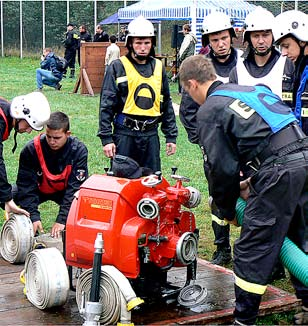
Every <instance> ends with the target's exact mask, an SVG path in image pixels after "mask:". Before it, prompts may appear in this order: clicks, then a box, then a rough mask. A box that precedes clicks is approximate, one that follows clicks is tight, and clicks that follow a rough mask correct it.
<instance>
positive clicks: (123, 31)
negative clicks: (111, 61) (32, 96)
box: [118, 25, 127, 42]
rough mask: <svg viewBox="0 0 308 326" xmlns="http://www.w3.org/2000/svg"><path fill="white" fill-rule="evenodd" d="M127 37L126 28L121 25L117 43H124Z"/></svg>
mask: <svg viewBox="0 0 308 326" xmlns="http://www.w3.org/2000/svg"><path fill="white" fill-rule="evenodd" d="M126 35H127V26H125V25H121V27H120V33H119V34H118V42H125V39H126Z"/></svg>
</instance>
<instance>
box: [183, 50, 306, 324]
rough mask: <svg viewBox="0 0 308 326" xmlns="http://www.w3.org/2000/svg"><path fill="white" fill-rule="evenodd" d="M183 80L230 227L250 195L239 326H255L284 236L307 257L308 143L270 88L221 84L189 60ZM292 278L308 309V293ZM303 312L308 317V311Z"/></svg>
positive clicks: (239, 251)
mask: <svg viewBox="0 0 308 326" xmlns="http://www.w3.org/2000/svg"><path fill="white" fill-rule="evenodd" d="M180 79H181V82H182V86H183V88H185V90H186V91H187V92H189V94H190V95H191V96H192V97H193V98H194V100H195V101H196V102H197V103H199V104H200V105H201V106H200V109H199V110H198V114H197V124H198V135H199V140H200V143H201V146H202V149H203V155H204V160H205V161H206V163H207V164H208V165H209V167H210V169H209V174H208V175H207V179H208V183H209V189H211V194H212V196H213V199H214V202H215V204H216V206H217V210H218V211H219V212H220V215H221V216H224V218H225V219H226V220H228V221H229V223H231V224H235V225H236V224H237V221H236V202H237V199H238V198H239V196H240V194H241V191H242V192H244V191H248V192H249V190H250V192H249V194H248V196H246V198H245V199H246V200H247V205H246V208H245V211H244V217H243V223H242V228H241V234H240V237H239V239H237V240H236V242H235V245H234V263H233V270H234V281H235V284H234V287H235V298H236V300H235V310H234V317H235V322H234V325H254V324H255V322H256V318H257V315H258V310H259V306H260V303H261V299H262V295H263V294H264V293H265V291H266V288H267V284H268V282H269V280H270V277H271V274H272V271H273V268H274V266H275V264H276V262H277V261H278V257H279V253H280V250H281V247H282V244H283V242H284V240H285V237H286V236H287V237H288V238H289V239H291V240H292V241H293V242H294V243H295V244H296V245H297V246H298V247H299V248H300V249H301V250H302V251H304V252H305V253H306V254H308V248H307V227H308V225H307V218H308V215H307V214H308V213H307V209H306V205H307V184H308V138H307V136H306V135H305V134H304V133H303V131H302V130H301V128H300V127H299V126H298V124H297V121H296V117H295V116H294V114H293V113H292V110H291V108H290V107H289V106H288V105H286V104H285V103H284V102H283V101H282V100H281V99H280V98H279V96H277V95H276V94H274V93H272V92H271V91H270V90H269V88H268V87H267V86H264V85H262V86H260V85H259V86H241V85H236V84H222V82H220V81H218V80H216V76H215V70H214V67H213V65H212V64H211V62H210V60H209V59H206V58H204V57H203V56H194V57H189V58H187V59H186V60H185V61H184V62H183V63H182V65H181V67H180ZM260 99H263V101H262V100H260ZM222 155H223V159H222ZM242 166H249V167H251V170H252V171H253V175H252V176H251V178H249V179H247V180H244V181H242V182H240V171H241V169H242ZM282 203H283V204H282ZM293 278H294V279H295V280H296V282H294V283H293V284H294V286H295V289H296V295H297V298H298V299H301V300H302V304H303V307H305V309H307V308H308V288H307V286H305V285H304V284H302V283H301V281H300V280H298V279H296V278H295V277H294V276H293ZM303 313H305V314H306V316H305V315H304V317H306V318H307V310H306V311H303ZM307 320H308V319H305V320H304V322H301V321H300V320H296V321H295V324H301V325H304V324H307Z"/></svg>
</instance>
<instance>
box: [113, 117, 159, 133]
mask: <svg viewBox="0 0 308 326" xmlns="http://www.w3.org/2000/svg"><path fill="white" fill-rule="evenodd" d="M158 120H159V119H158V118H154V119H147V120H144V121H143V120H137V119H133V118H130V117H128V116H127V115H125V114H123V113H120V114H117V116H116V117H115V122H116V123H117V124H119V125H121V126H125V127H127V128H129V129H131V130H135V131H148V130H151V129H154V128H155V127H156V126H157V124H158Z"/></svg>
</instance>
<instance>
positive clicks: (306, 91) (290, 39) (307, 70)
mask: <svg viewBox="0 0 308 326" xmlns="http://www.w3.org/2000/svg"><path fill="white" fill-rule="evenodd" d="M273 33H274V37H275V42H276V43H277V44H278V45H279V46H280V48H281V51H282V55H283V56H287V57H288V58H289V59H291V60H292V61H293V62H294V63H295V74H294V75H295V80H294V88H293V95H292V99H293V107H294V112H295V116H296V117H297V119H298V120H299V121H300V122H301V126H302V129H303V130H304V132H305V133H306V134H308V82H307V80H308V16H307V15H306V14H304V13H303V12H301V11H298V10H289V11H285V12H283V13H281V14H280V15H278V16H277V17H276V18H275V21H274V28H273Z"/></svg>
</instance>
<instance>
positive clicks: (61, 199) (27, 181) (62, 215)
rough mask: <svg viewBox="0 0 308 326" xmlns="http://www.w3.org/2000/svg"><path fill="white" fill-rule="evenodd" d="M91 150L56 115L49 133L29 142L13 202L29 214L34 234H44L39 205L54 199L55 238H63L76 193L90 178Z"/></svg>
mask: <svg viewBox="0 0 308 326" xmlns="http://www.w3.org/2000/svg"><path fill="white" fill-rule="evenodd" d="M87 160H88V150H87V148H86V146H85V145H84V144H83V143H82V142H81V141H80V140H78V139H77V138H76V137H73V136H71V131H70V125H69V118H68V117H67V115H66V114H65V113H63V112H59V111H57V112H53V113H51V115H50V119H49V120H48V122H47V125H46V132H45V133H43V134H40V135H38V136H36V137H35V138H34V139H33V140H31V141H30V142H28V143H27V144H26V145H25V146H24V148H23V149H22V151H21V153H20V158H19V168H18V175H17V181H16V187H15V188H14V189H13V194H14V199H15V201H16V203H18V204H19V205H20V206H21V207H22V208H24V209H26V210H27V211H29V213H30V218H31V221H32V223H33V231H34V233H35V234H37V233H43V232H44V228H43V225H42V222H41V215H40V212H39V210H38V206H39V204H41V203H43V202H46V201H47V200H52V201H54V202H56V203H57V204H58V205H59V212H58V215H57V218H56V222H55V223H54V224H53V226H52V228H51V236H52V237H56V238H58V237H60V235H61V231H62V230H64V228H65V224H66V219H67V215H68V212H69V209H70V206H71V202H72V200H73V196H74V193H75V192H76V191H77V190H79V188H80V185H81V184H82V182H83V181H84V180H85V179H86V178H87V177H88V166H87Z"/></svg>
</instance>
